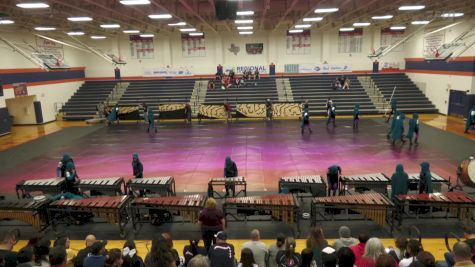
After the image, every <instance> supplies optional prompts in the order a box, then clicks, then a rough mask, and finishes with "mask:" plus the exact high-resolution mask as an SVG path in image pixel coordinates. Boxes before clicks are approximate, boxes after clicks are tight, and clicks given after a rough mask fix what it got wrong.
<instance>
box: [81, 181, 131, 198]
mask: <svg viewBox="0 0 475 267" xmlns="http://www.w3.org/2000/svg"><path fill="white" fill-rule="evenodd" d="M77 187H78V188H79V190H80V191H81V193H83V194H85V192H89V195H90V196H91V195H108V196H117V195H119V196H120V195H123V194H126V193H127V189H126V186H125V181H124V178H122V177H108V178H86V179H80V180H79V183H78V185H77Z"/></svg>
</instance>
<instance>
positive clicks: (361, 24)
mask: <svg viewBox="0 0 475 267" xmlns="http://www.w3.org/2000/svg"><path fill="white" fill-rule="evenodd" d="M369 25H371V23H369V22H355V23H353V26H355V27H366V26H369Z"/></svg>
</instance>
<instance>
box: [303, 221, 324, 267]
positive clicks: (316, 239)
mask: <svg viewBox="0 0 475 267" xmlns="http://www.w3.org/2000/svg"><path fill="white" fill-rule="evenodd" d="M307 247H308V248H310V249H311V250H312V253H313V259H314V260H315V262H316V263H317V266H318V267H322V266H323V260H322V250H323V249H324V248H326V247H328V242H327V240H325V236H324V234H323V229H322V228H317V227H316V228H314V229H312V231H311V232H310V236H309V237H308V239H307Z"/></svg>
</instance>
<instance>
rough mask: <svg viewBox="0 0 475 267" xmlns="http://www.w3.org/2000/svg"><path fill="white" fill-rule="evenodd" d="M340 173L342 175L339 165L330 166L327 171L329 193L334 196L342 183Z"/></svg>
mask: <svg viewBox="0 0 475 267" xmlns="http://www.w3.org/2000/svg"><path fill="white" fill-rule="evenodd" d="M340 175H341V168H340V166H338V165H332V166H330V167H328V171H327V182H328V195H329V196H330V195H331V194H333V196H335V195H336V191H337V190H338V186H339V184H340Z"/></svg>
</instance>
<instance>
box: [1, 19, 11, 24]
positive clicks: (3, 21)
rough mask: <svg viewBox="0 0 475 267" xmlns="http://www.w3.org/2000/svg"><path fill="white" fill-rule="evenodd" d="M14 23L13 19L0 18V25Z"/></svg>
mask: <svg viewBox="0 0 475 267" xmlns="http://www.w3.org/2000/svg"><path fill="white" fill-rule="evenodd" d="M13 23H15V22H14V21H13V20H10V19H0V25H7V24H13Z"/></svg>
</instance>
